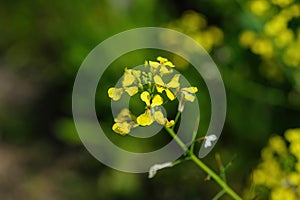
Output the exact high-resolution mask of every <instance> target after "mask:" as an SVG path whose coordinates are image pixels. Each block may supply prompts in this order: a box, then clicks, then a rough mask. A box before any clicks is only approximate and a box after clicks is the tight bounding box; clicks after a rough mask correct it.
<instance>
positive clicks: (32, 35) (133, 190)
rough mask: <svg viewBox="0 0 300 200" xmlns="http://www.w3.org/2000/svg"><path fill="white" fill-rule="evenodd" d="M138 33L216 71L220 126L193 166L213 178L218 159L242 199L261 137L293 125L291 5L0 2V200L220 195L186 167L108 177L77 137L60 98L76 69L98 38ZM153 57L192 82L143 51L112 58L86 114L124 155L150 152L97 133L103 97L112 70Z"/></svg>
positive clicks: (203, 104) (296, 116)
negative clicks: (156, 30) (153, 31)
mask: <svg viewBox="0 0 300 200" xmlns="http://www.w3.org/2000/svg"><path fill="white" fill-rule="evenodd" d="M144 26H158V27H167V28H172V29H174V30H178V31H180V32H183V33H185V34H187V35H189V36H191V37H193V38H194V39H195V40H196V41H197V42H199V43H200V44H201V45H203V47H204V48H205V49H206V50H207V51H208V52H209V54H210V55H211V57H212V58H213V59H214V61H215V63H216V64H217V65H218V67H219V70H220V72H221V74H222V76H223V80H224V83H225V86H226V92H227V99H228V103H227V106H228V111H227V119H226V124H225V128H224V131H223V134H222V135H221V138H220V140H219V141H218V143H217V145H216V148H215V149H214V150H213V151H212V152H211V153H210V154H209V155H208V156H207V157H206V158H205V159H204V161H205V162H206V163H207V164H208V165H209V166H211V167H212V168H213V169H215V170H218V167H217V163H216V160H215V154H216V153H219V154H220V155H221V158H222V160H223V162H224V163H228V162H231V166H230V167H229V168H228V169H227V179H228V183H229V185H231V186H232V187H233V188H234V189H235V190H236V191H237V192H238V193H239V194H241V195H245V194H246V193H247V191H248V189H249V187H250V185H251V174H252V170H253V169H254V168H255V167H256V166H257V165H258V163H259V162H260V152H261V149H262V148H263V147H264V146H266V144H267V143H268V139H269V138H270V137H271V136H272V135H274V134H278V135H282V134H283V133H284V131H285V130H287V129H290V128H296V127H299V126H300V2H299V1H298V0H251V1H240V0H228V1H223V0H200V1H193V0H187V1H178V0H174V1H171V0H165V1H158V0H146V1H145V0H100V1H96V0H87V1H84V2H83V1H78V0H74V1H65V0H63V1H58V0H54V1H51V2H45V1H40V0H30V1H27V0H26V1H25V0H17V1H8V0H3V1H1V3H0V27H1V31H0V199H1V200H10V199H20V200H22V199H26V200H34V199H45V200H47V199H57V200H60V199H210V198H212V197H213V196H214V194H215V193H217V192H218V191H219V190H220V188H219V187H218V186H217V184H215V183H214V182H213V181H207V180H205V178H206V174H205V173H203V172H202V171H201V170H199V169H198V168H197V167H196V166H195V165H194V164H193V163H189V162H186V163H183V164H181V165H178V166H176V167H173V168H170V169H165V170H162V171H159V173H158V174H157V176H155V178H153V179H148V178H147V177H148V175H147V174H127V173H123V172H119V171H116V170H113V169H110V168H108V167H106V166H105V165H103V164H101V163H100V162H99V161H97V160H96V159H95V158H93V157H92V156H91V155H90V154H89V153H88V152H87V150H86V149H85V148H84V146H83V145H82V143H81V142H80V140H79V138H78V135H77V132H76V130H75V127H74V124H73V120H72V109H71V105H72V102H71V94H72V87H73V82H74V79H75V76H76V73H77V70H78V68H79V67H80V64H81V62H82V61H83V60H84V58H85V57H86V56H87V55H88V53H89V52H90V51H91V50H92V49H93V48H94V47H95V46H96V45H98V44H99V43H100V42H101V41H104V40H105V39H106V38H108V37H110V36H112V35H114V34H117V33H119V32H121V31H124V30H128V29H131V28H137V27H144ZM160 55H162V56H166V57H168V58H169V59H170V60H172V61H173V62H174V63H175V65H176V66H178V68H179V70H180V71H181V72H182V73H183V74H186V75H187V78H188V75H189V74H193V69H192V66H189V65H188V64H187V63H185V62H183V61H182V60H180V58H178V57H176V56H174V55H171V54H169V53H167V52H161V51H155V50H145V51H137V52H131V53H129V54H127V55H123V56H122V57H121V58H120V59H118V60H116V62H114V63H113V64H112V66H111V68H109V69H108V70H107V72H106V73H107V76H105V77H104V78H102V79H101V82H102V83H103V88H100V87H99V92H98V94H97V95H96V98H95V101H96V105H97V110H99V112H101V116H106V117H103V118H102V119H101V121H102V122H101V123H102V125H103V126H104V127H106V129H107V130H108V133H107V134H108V135H110V136H109V137H111V139H112V140H114V141H116V142H117V141H119V142H120V145H121V146H123V147H124V148H126V146H127V147H128V146H129V147H132V145H133V146H134V145H136V146H134V147H136V148H137V149H139V150H141V149H142V150H147V149H151V148H152V147H154V146H155V145H162V144H161V141H158V142H157V143H155V141H153V140H151V141H150V142H149V143H148V144H144V143H137V144H134V140H130V139H126V138H124V137H122V136H119V135H117V134H115V133H113V132H112V131H111V132H109V131H110V127H111V125H112V123H113V118H112V116H111V113H110V110H109V105H110V99H109V98H108V96H107V95H106V91H107V89H108V88H109V87H111V86H113V85H114V84H115V81H117V80H118V77H120V76H121V75H122V73H123V68H124V67H129V68H130V67H134V66H136V65H139V64H143V63H144V61H145V60H155V59H156V57H157V56H160ZM189 81H190V82H191V83H193V84H196V85H197V86H198V87H199V93H198V100H199V102H200V109H201V114H202V116H201V122H200V130H199V135H201V134H203V133H204V132H205V130H206V129H207V126H208V123H209V117H210V102H209V96H208V93H207V88H206V87H205V84H203V80H202V79H201V77H199V76H191V77H190V80H189ZM166 137H167V136H166ZM141 145H142V146H141ZM143 145H146V147H145V146H143ZM147 145H150V147H149V146H147ZM151 145H153V146H151ZM299 153H300V152H299ZM224 199H229V198H228V197H226V196H225V197H224Z"/></svg>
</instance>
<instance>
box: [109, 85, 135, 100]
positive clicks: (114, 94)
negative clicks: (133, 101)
mask: <svg viewBox="0 0 300 200" xmlns="http://www.w3.org/2000/svg"><path fill="white" fill-rule="evenodd" d="M138 91H139V90H138V87H136V86H131V87H124V88H115V87H112V88H109V89H108V96H109V98H111V99H113V100H114V101H118V100H119V99H120V98H121V96H122V94H123V93H124V92H127V94H129V96H133V95H135V94H136V93H137V92H138Z"/></svg>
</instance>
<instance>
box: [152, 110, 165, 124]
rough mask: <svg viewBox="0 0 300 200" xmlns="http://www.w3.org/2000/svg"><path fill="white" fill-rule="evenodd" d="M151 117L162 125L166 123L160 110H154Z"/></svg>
mask: <svg viewBox="0 0 300 200" xmlns="http://www.w3.org/2000/svg"><path fill="white" fill-rule="evenodd" d="M153 118H154V120H155V121H156V122H157V123H159V124H162V125H164V124H165V123H166V119H165V117H164V114H163V113H162V112H161V111H156V112H155V113H154V114H153Z"/></svg>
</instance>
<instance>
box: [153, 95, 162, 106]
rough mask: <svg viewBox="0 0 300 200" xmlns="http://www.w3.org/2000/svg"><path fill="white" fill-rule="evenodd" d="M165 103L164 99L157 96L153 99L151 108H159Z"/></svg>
mask: <svg viewBox="0 0 300 200" xmlns="http://www.w3.org/2000/svg"><path fill="white" fill-rule="evenodd" d="M163 102H164V100H163V98H162V97H161V96H160V95H158V94H157V95H155V96H154V97H153V99H152V103H151V106H159V105H161V104H163Z"/></svg>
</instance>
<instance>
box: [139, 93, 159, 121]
mask: <svg viewBox="0 0 300 200" xmlns="http://www.w3.org/2000/svg"><path fill="white" fill-rule="evenodd" d="M141 99H142V101H144V102H145V103H146V111H145V113H143V114H141V115H140V116H138V118H137V119H136V120H137V123H138V124H139V125H141V126H148V125H150V124H152V123H153V122H154V121H156V122H157V123H159V124H164V123H165V118H164V115H163V113H162V112H161V111H160V110H155V107H156V106H159V105H162V104H163V98H162V97H161V96H159V95H158V94H157V95H155V96H154V97H153V98H152V101H151V97H150V94H149V92H147V91H144V92H143V93H142V94H141Z"/></svg>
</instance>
